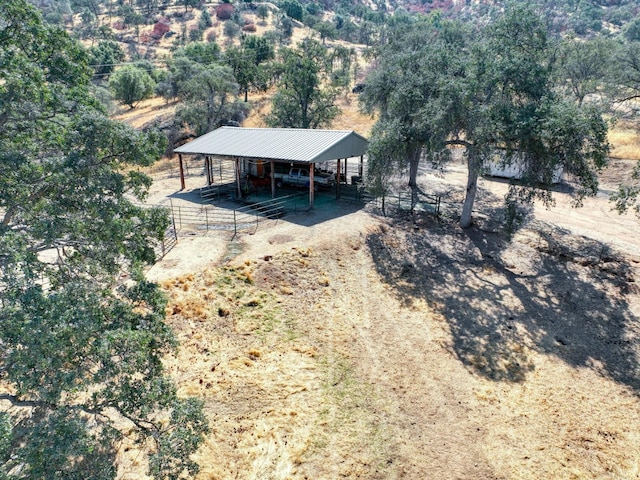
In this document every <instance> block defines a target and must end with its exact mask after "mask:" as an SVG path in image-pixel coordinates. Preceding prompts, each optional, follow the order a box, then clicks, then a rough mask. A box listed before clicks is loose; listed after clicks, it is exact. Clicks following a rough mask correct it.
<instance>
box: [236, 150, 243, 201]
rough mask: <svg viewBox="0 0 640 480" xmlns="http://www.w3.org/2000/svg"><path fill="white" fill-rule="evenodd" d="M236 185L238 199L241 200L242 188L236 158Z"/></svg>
mask: <svg viewBox="0 0 640 480" xmlns="http://www.w3.org/2000/svg"><path fill="white" fill-rule="evenodd" d="M236 185H237V186H238V198H242V186H241V185H240V159H239V158H237V157H236Z"/></svg>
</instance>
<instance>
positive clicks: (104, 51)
mask: <svg viewBox="0 0 640 480" xmlns="http://www.w3.org/2000/svg"><path fill="white" fill-rule="evenodd" d="M89 54H90V55H91V59H90V62H91V64H92V65H94V67H93V68H94V72H95V74H96V75H109V74H111V73H112V72H113V70H114V69H115V67H116V64H118V63H120V62H122V61H123V60H124V58H125V54H124V50H122V47H120V45H119V44H118V43H116V42H114V41H112V40H107V41H102V42H98V44H97V45H96V46H93V47H91V48H90V49H89Z"/></svg>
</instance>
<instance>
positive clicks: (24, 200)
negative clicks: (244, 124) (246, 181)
mask: <svg viewBox="0 0 640 480" xmlns="http://www.w3.org/2000/svg"><path fill="white" fill-rule="evenodd" d="M0 66H1V67H0V309H1V312H2V314H1V316H0V478H70V479H74V478H77V479H85V478H93V479H110V478H114V477H115V476H116V471H117V463H116V456H117V449H118V446H119V445H120V442H121V440H122V439H123V438H124V437H128V438H129V439H131V440H135V441H138V442H140V446H141V447H140V448H142V449H144V450H145V451H147V452H148V453H150V458H149V472H150V473H151V474H152V475H153V476H155V477H157V478H178V476H180V475H185V474H187V473H188V472H191V473H193V472H195V471H196V470H197V465H195V463H194V462H193V461H192V460H191V459H190V455H191V454H192V453H193V452H194V451H195V450H196V449H197V447H198V445H199V444H200V442H201V441H202V434H203V433H204V432H205V431H206V430H207V422H206V419H205V418H204V416H203V414H202V409H201V405H200V403H199V402H198V401H195V400H193V399H188V398H178V397H177V395H176V388H175V386H174V385H173V383H172V381H171V380H170V379H169V378H168V377H167V375H166V374H165V373H164V371H163V367H162V363H161V358H162V356H163V355H165V354H167V353H169V352H171V351H172V350H173V349H174V348H176V340H175V338H174V336H173V334H172V332H171V330H170V329H169V328H168V326H167V325H166V324H165V323H164V321H163V320H164V316H165V311H164V309H165V306H166V301H165V298H164V296H163V295H162V293H161V292H160V291H159V289H158V287H157V285H155V284H152V283H149V282H147V281H145V279H144V277H143V275H142V273H141V267H142V266H143V265H144V264H145V263H149V262H151V261H153V259H154V250H153V248H152V247H153V241H154V240H157V239H159V238H161V237H162V236H163V233H164V230H165V228H166V226H167V223H168V218H167V215H166V213H165V212H164V211H162V210H156V209H150V210H147V209H143V208H141V207H140V206H139V205H138V203H137V202H139V201H140V200H141V199H143V198H144V195H145V192H146V191H147V188H148V187H149V184H150V179H149V178H148V177H147V176H145V175H144V174H143V173H142V172H141V171H140V167H143V166H146V165H150V164H151V163H152V162H154V161H155V160H156V159H157V158H159V156H160V154H161V152H162V151H163V149H164V146H165V141H164V140H163V137H161V136H160V135H158V134H155V133H146V134H143V133H139V132H136V131H135V130H133V129H132V128H130V127H128V126H126V125H124V124H120V123H117V122H114V121H112V120H110V119H108V118H107V117H106V116H105V115H104V114H103V112H102V110H101V108H100V107H99V105H98V104H97V102H96V101H95V100H94V99H92V98H91V96H90V94H89V88H88V86H89V78H90V76H91V70H90V69H89V68H88V66H87V54H86V52H85V51H84V49H83V48H82V47H81V46H80V45H79V44H78V43H76V42H74V41H72V40H71V39H70V38H69V36H68V35H67V34H66V33H65V32H63V31H62V30H60V29H58V28H54V27H51V26H48V25H46V24H44V23H43V22H42V20H41V18H40V15H39V14H38V13H37V11H36V10H35V9H34V8H33V7H31V6H30V5H29V4H27V2H26V1H25V0H3V1H2V2H0Z"/></svg>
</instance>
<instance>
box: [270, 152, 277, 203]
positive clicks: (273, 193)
mask: <svg viewBox="0 0 640 480" xmlns="http://www.w3.org/2000/svg"><path fill="white" fill-rule="evenodd" d="M270 165H271V198H276V162H274V161H273V160H271V163H270Z"/></svg>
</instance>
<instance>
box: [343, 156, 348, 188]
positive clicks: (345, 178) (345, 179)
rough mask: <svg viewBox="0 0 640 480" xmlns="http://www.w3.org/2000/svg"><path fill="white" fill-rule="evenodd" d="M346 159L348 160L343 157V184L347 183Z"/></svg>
mask: <svg viewBox="0 0 640 480" xmlns="http://www.w3.org/2000/svg"><path fill="white" fill-rule="evenodd" d="M348 160H349V159H348V158H345V159H344V183H345V184H348V183H349V179H348V178H347V161H348Z"/></svg>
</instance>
